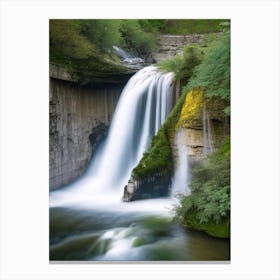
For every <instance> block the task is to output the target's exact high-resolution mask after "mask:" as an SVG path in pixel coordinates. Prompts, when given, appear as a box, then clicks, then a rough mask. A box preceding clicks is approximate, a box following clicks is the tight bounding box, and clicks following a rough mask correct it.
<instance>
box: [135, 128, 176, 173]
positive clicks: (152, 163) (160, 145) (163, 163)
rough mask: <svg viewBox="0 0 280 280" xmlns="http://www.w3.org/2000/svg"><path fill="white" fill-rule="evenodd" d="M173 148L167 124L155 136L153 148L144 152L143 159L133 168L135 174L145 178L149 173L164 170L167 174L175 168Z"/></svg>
mask: <svg viewBox="0 0 280 280" xmlns="http://www.w3.org/2000/svg"><path fill="white" fill-rule="evenodd" d="M171 159H172V150H171V146H170V143H169V137H168V131H167V126H166V125H163V126H162V127H161V129H160V130H159V132H158V133H157V135H156V136H154V137H153V139H152V143H151V148H150V149H149V151H148V152H147V153H144V155H143V158H142V160H141V161H140V163H139V164H138V166H137V167H136V168H135V169H134V170H133V175H134V176H136V177H137V178H143V177H145V176H147V174H153V173H157V172H162V173H163V174H166V173H168V172H170V171H171V170H172V168H173V165H172V160H171Z"/></svg>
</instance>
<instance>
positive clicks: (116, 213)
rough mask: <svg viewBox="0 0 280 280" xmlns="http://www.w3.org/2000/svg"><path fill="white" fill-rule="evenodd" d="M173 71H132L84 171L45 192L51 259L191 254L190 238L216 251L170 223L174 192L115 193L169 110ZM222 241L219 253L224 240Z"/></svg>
mask: <svg viewBox="0 0 280 280" xmlns="http://www.w3.org/2000/svg"><path fill="white" fill-rule="evenodd" d="M172 78H173V74H172V73H168V74H163V73H160V72H159V71H158V70H157V68H156V67H154V66H149V67H146V68H144V69H142V70H140V71H139V72H137V73H136V74H135V75H134V76H133V77H132V78H131V79H130V80H129V82H128V83H127V85H126V87H125V89H124V90H123V92H122V95H121V98H120V100H119V103H118V105H117V108H116V111H115V114H114V118H113V120H112V124H111V127H110V131H109V134H108V136H107V139H106V140H105V142H103V143H101V144H100V145H99V147H98V149H97V150H96V152H95V154H94V156H93V159H92V162H91V165H90V167H89V168H88V170H87V172H86V173H85V174H84V175H83V176H82V177H81V178H80V179H79V180H77V181H76V182H75V183H73V184H72V185H70V186H67V187H65V188H63V189H60V190H57V191H53V192H51V193H50V215H49V216H50V260H90V261H100V260H102V261H104V260H109V261H112V260H118V261H132V260H134V261H143V260H150V261H151V260H152V261H155V260H194V259H195V258H196V255H195V253H193V252H192V251H191V250H188V249H187V248H191V247H192V244H197V240H199V244H201V248H200V250H202V251H203V250H205V249H204V247H206V248H207V253H206V256H209V251H211V252H214V253H213V254H214V257H215V254H217V252H218V255H219V251H217V242H214V241H211V240H210V241H209V239H208V238H206V237H205V238H201V237H200V236H197V235H196V233H189V234H188V236H187V238H186V232H185V231H183V230H182V228H181V227H180V226H179V225H174V223H172V214H171V212H170V210H171V209H172V207H173V203H174V200H173V199H171V198H165V199H148V200H142V201H135V202H130V203H123V202H122V201H121V197H122V194H123V188H124V185H125V184H126V183H127V180H128V179H129V177H130V173H131V171H132V169H133V168H134V166H135V165H136V164H137V163H138V162H139V160H140V159H141V157H142V154H143V152H144V151H145V150H146V149H147V148H148V147H149V143H150V140H151V137H152V136H153V135H155V134H156V132H157V131H158V129H159V128H160V126H161V125H162V123H163V122H164V120H165V118H166V117H167V115H168V113H169V112H170V110H171V107H172V106H171V105H172V103H171V100H172V98H171V93H172V88H171V81H172ZM177 141H178V143H177V145H178V149H179V167H178V170H177V171H176V174H177V172H178V178H179V181H180V184H176V186H179V188H180V189H178V190H177V189H176V190H177V191H179V192H181V191H182V189H181V187H182V186H185V185H186V184H185V183H182V184H181V182H182V181H184V182H185V181H186V180H187V179H186V178H185V177H184V176H183V173H184V172H185V171H186V169H187V165H185V161H184V160H185V157H182V158H181V156H180V155H181V154H183V155H186V151H185V150H180V147H181V141H182V139H181V137H180V134H179V135H178V138H177ZM181 159H182V160H181ZM182 176H183V177H184V178H183V179H182ZM176 178H177V177H176V175H175V181H176V180H177V179H176ZM176 188H177V187H176ZM174 191H175V190H174ZM192 240H193V241H192ZM209 242H210V243H209ZM211 242H212V249H211V246H210V247H209V244H211ZM204 244H207V246H204ZM184 248H186V249H184ZM209 248H210V249H209ZM222 248H224V249H223V251H222V252H221V255H222V256H224V255H225V254H226V253H224V252H227V247H226V246H224V247H222ZM200 250H199V251H200ZM204 255H205V254H204ZM210 258H212V256H211V255H210ZM206 259H207V258H206ZM216 259H217V257H216ZM204 260H205V259H204Z"/></svg>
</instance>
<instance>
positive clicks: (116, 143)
mask: <svg viewBox="0 0 280 280" xmlns="http://www.w3.org/2000/svg"><path fill="white" fill-rule="evenodd" d="M173 76H174V74H173V73H162V72H159V71H158V69H157V67H155V66H148V67H145V68H143V69H141V70H140V71H138V72H137V73H136V74H135V75H134V76H133V77H132V78H131V79H130V80H129V81H128V83H127V84H126V86H125V88H124V89H123V91H122V94H121V97H120V100H119V102H118V105H117V107H116V110H115V113H114V117H113V120H112V123H111V125H110V130H109V133H108V136H107V138H106V140H105V142H104V143H103V144H102V145H101V147H99V148H98V150H97V152H96V153H95V155H94V157H93V160H92V163H91V166H90V167H89V169H88V171H87V172H86V174H85V175H84V176H82V177H81V179H80V180H78V181H77V182H75V183H74V185H75V186H73V188H74V189H75V190H74V192H75V194H73V193H72V194H70V192H68V193H69V194H68V197H71V200H74V199H76V200H79V199H80V200H82V199H83V196H86V197H91V196H97V195H100V194H104V195H105V194H106V197H107V196H108V195H111V194H112V196H114V197H118V199H120V198H121V197H122V193H123V188H124V186H125V185H126V184H127V181H128V179H129V178H130V175H131V171H132V169H133V168H134V167H135V166H136V165H137V164H138V162H139V161H140V159H141V158H142V156H143V153H144V152H145V151H146V150H147V149H148V148H149V145H150V140H151V138H152V136H154V135H155V134H156V133H157V131H158V130H159V128H160V126H161V125H162V124H163V122H164V121H165V118H166V117H167V115H168V114H169V112H170V110H171V108H172V86H171V82H172V79H173ZM62 192H63V191H62ZM62 192H60V193H62ZM54 193H55V192H53V194H52V193H51V197H52V200H54V195H55V194H54ZM113 193H114V195H113ZM57 194H59V191H58V192H57ZM65 194H66V192H65V193H64V194H63V196H64V195H65Z"/></svg>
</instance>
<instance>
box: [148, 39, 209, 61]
mask: <svg viewBox="0 0 280 280" xmlns="http://www.w3.org/2000/svg"><path fill="white" fill-rule="evenodd" d="M203 40H204V35H203V34H192V35H160V36H159V41H158V43H159V48H158V50H157V51H156V52H154V53H152V55H151V57H150V58H149V59H150V62H160V61H163V60H165V59H168V58H171V57H173V56H175V55H178V54H182V53H183V48H184V46H186V45H190V44H194V43H202V42H203Z"/></svg>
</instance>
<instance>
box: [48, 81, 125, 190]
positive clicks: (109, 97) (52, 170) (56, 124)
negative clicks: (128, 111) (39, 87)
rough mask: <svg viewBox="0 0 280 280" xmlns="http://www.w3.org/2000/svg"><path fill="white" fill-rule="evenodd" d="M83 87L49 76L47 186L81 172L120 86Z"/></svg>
mask: <svg viewBox="0 0 280 280" xmlns="http://www.w3.org/2000/svg"><path fill="white" fill-rule="evenodd" d="M123 86H124V85H123V84H120V85H109V84H108V85H106V86H104V85H103V86H102V87H92V86H91V87H89V86H88V87H83V86H80V85H78V84H76V83H72V82H66V81H62V80H58V79H53V78H51V79H50V106H49V114H50V117H49V186H50V189H51V190H52V189H55V188H58V187H61V186H63V185H66V184H68V183H70V182H72V181H73V180H75V179H76V178H77V177H78V176H80V175H81V174H82V173H83V172H84V171H85V168H86V166H87V164H88V162H89V160H90V158H91V155H92V147H93V148H94V147H95V145H96V144H97V142H98V141H100V139H101V138H102V136H103V135H104V134H105V133H106V131H107V128H108V126H109V124H110V122H111V119H112V116H113V113H114V110H115V107H116V104H117V102H118V99H119V96H120V93H121V91H122V88H123Z"/></svg>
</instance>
